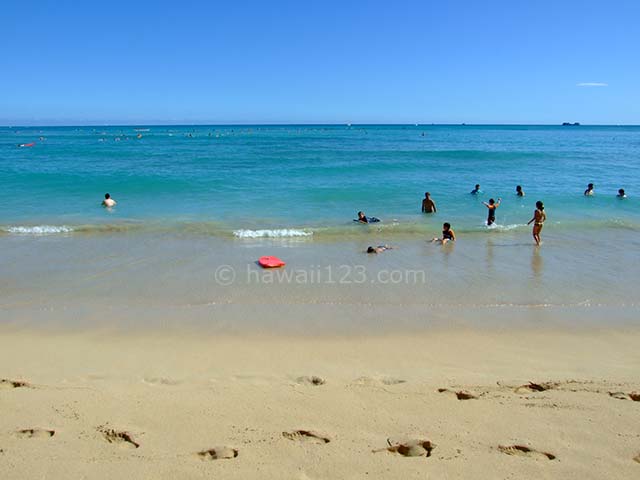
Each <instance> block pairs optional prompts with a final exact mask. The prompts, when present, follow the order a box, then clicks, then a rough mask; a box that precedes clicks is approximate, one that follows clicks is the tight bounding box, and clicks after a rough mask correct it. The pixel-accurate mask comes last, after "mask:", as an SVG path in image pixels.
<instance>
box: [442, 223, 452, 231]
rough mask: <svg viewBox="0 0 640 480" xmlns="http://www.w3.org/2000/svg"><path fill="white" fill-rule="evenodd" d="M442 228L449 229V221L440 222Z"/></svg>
mask: <svg viewBox="0 0 640 480" xmlns="http://www.w3.org/2000/svg"><path fill="white" fill-rule="evenodd" d="M442 229H443V230H451V224H450V223H449V222H444V223H443V224H442Z"/></svg>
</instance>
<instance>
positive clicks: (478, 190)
mask: <svg viewBox="0 0 640 480" xmlns="http://www.w3.org/2000/svg"><path fill="white" fill-rule="evenodd" d="M470 193H471V195H478V194H480V193H482V190H480V184H479V183H476V186H475V187H474V188H473V190H471V192H470Z"/></svg>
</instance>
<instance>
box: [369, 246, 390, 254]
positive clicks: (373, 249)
mask: <svg viewBox="0 0 640 480" xmlns="http://www.w3.org/2000/svg"><path fill="white" fill-rule="evenodd" d="M392 248H393V247H391V246H389V245H378V246H377V247H371V246H370V247H369V248H367V253H382V252H384V251H385V250H391V249H392Z"/></svg>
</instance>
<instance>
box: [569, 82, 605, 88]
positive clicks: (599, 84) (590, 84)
mask: <svg viewBox="0 0 640 480" xmlns="http://www.w3.org/2000/svg"><path fill="white" fill-rule="evenodd" d="M608 86H609V84H608V83H602V82H582V83H578V84H577V85H576V87H608Z"/></svg>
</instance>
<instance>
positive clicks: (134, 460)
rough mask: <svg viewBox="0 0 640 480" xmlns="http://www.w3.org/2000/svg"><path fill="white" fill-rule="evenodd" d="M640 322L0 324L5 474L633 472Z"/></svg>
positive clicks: (0, 454) (1, 466) (639, 410)
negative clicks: (491, 325) (328, 326)
mask: <svg viewBox="0 0 640 480" xmlns="http://www.w3.org/2000/svg"><path fill="white" fill-rule="evenodd" d="M639 342H640V330H638V329H637V328H626V329H623V328H617V329H608V330H604V329H594V328H591V329H587V328H582V329H575V328H573V329H567V328H565V329H560V328H555V329H543V328H537V329H531V328H510V329H509V330H508V331H507V330H506V329H504V328H502V329H499V328H495V329H484V330H477V329H472V328H465V329H462V328H450V329H433V330H432V331H423V332H421V333H416V334H413V335H407V334H401V333H397V334H393V333H387V334H385V335H366V334H359V335H341V336H338V335H333V336H332V335H324V336H312V335H305V336H295V335H271V336H268V335H258V334H244V335H242V336H240V335H229V334H225V335H215V334H213V333H211V332H206V333H198V332H197V331H192V332H191V333H188V332H187V333H185V332H182V333H176V332H168V331H165V332H162V331H155V332H152V333H149V332H146V333H145V332H142V331H138V332H131V331H129V332H123V331H109V332H108V331H85V332H84V333H77V332H76V333H70V332H68V331H67V332H55V331H48V332H45V331H43V330H42V329H34V330H27V329H25V328H13V329H10V328H8V327H6V326H5V327H4V328H3V329H2V334H1V335H0V379H2V381H1V383H0V411H1V412H2V415H0V477H1V478H21V479H31V478H34V479H35V478H97V479H100V478H105V479H106V478H118V477H126V478H167V479H169V478H185V479H187V478H194V479H197V478H229V479H232V478H238V479H247V478H256V479H257V478H260V479H264V478H267V479H268V478H274V479H280V478H295V479H320V478H350V479H356V478H358V479H360V478H363V479H364V478H390V479H391V478H421V479H423V478H427V477H428V478H431V477H433V478H460V479H474V478H477V479H486V478H566V479H573V478H575V479H585V478H593V479H596V478H597V479H600V478H634V477H636V476H637V475H638V474H639V473H640V463H639V462H640V457H639V455H640V426H639V424H638V421H637V420H638V415H639V414H640V401H638V400H640V396H638V393H634V392H640V380H639V379H638V369H639V367H640V352H639V351H638V348H637V345H638V344H639Z"/></svg>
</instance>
